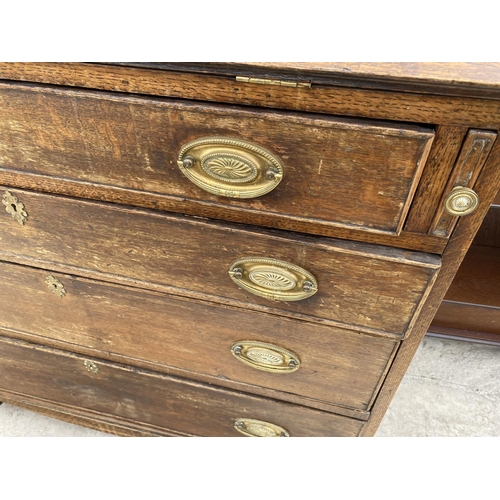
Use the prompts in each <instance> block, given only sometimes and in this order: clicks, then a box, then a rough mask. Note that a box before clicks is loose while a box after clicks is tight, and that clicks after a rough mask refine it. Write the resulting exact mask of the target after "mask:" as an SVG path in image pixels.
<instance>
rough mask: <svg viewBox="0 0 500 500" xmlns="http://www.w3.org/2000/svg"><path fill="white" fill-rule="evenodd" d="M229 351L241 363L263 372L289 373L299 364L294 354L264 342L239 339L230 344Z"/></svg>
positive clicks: (296, 368)
mask: <svg viewBox="0 0 500 500" xmlns="http://www.w3.org/2000/svg"><path fill="white" fill-rule="evenodd" d="M231 352H232V353H233V354H234V356H235V357H236V358H237V359H239V360H240V361H242V362H243V363H246V364H247V365H249V366H251V367H253V368H257V370H263V371H265V372H272V373H291V372H294V371H295V370H298V368H299V366H300V360H299V358H298V356H297V355H296V354H294V353H293V352H291V351H289V350H287V349H283V348H282V347H278V346H275V345H273V344H266V343H264V342H256V341H253V340H240V341H239V342H235V343H234V344H233V345H232V347H231Z"/></svg>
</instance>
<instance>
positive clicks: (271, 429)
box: [234, 418, 290, 437]
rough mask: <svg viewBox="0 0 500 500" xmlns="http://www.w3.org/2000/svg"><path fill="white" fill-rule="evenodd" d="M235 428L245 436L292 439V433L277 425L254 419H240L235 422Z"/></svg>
mask: <svg viewBox="0 0 500 500" xmlns="http://www.w3.org/2000/svg"><path fill="white" fill-rule="evenodd" d="M234 428H235V429H236V430H237V431H238V432H241V433H242V434H244V435H245V436H252V437H290V433H289V432H288V431H287V430H286V429H284V428H283V427H280V426H279V425H276V424H271V423H270V422H264V421H263V420H255V419H253V418H238V419H236V421H235V422H234Z"/></svg>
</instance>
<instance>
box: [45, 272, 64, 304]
mask: <svg viewBox="0 0 500 500" xmlns="http://www.w3.org/2000/svg"><path fill="white" fill-rule="evenodd" d="M45 283H47V288H48V289H49V290H50V291H51V292H52V293H53V294H54V295H57V296H58V297H61V299H62V298H63V297H64V296H65V295H66V290H65V289H64V285H63V284H62V283H61V282H60V281H59V280H58V279H57V278H54V276H47V277H46V278H45Z"/></svg>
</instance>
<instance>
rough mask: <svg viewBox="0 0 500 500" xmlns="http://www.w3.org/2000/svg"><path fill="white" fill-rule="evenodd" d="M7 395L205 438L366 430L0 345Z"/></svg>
mask: <svg viewBox="0 0 500 500" xmlns="http://www.w3.org/2000/svg"><path fill="white" fill-rule="evenodd" d="M0 390H2V391H8V392H11V393H15V394H16V395H27V396H31V397H36V398H40V399H44V400H46V401H50V402H53V403H59V404H64V405H68V406H72V407H75V408H82V409H83V408H84V409H86V410H90V411H94V412H96V413H97V414H105V415H114V416H116V417H120V418H121V419H125V420H130V421H132V422H143V423H145V424H151V425H155V426H159V427H162V428H166V429H170V430H172V431H177V432H182V433H186V434H192V435H200V436H241V434H240V433H239V432H238V431H237V430H236V429H235V427H234V424H235V422H236V421H237V420H238V419H255V420H260V421H264V422H270V423H271V424H275V425H279V426H281V427H283V428H284V429H285V430H286V431H288V432H289V434H290V435H291V436H356V435H358V434H359V431H360V430H361V428H362V426H363V423H362V422H359V421H357V420H354V419H350V418H346V417H341V416H337V415H334V414H330V413H325V412H320V411H317V410H312V409H308V408H305V407H302V406H295V405H292V404H287V403H280V402H277V401H273V400H268V399H265V398H258V397H254V396H248V395H245V394H242V393H238V392H234V391H227V390H222V389H215V388H213V387H210V386H205V385H203V384H196V383H192V382H188V381H185V380H182V379H177V378H173V377H167V376H162V375H158V374H155V373H152V372H147V371H141V370H137V369H130V368H126V367H124V366H121V365H116V364H113V363H109V362H103V361H99V360H96V359H89V358H83V357H81V356H76V355H73V354H69V353H66V352H63V351H58V350H52V349H48V348H42V347H39V346H35V345H32V344H28V343H23V342H15V341H8V340H6V339H0Z"/></svg>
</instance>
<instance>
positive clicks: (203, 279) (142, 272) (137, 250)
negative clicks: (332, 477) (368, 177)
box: [0, 188, 440, 335]
mask: <svg viewBox="0 0 500 500" xmlns="http://www.w3.org/2000/svg"><path fill="white" fill-rule="evenodd" d="M0 189H1V190H2V191H1V192H4V191H5V189H7V188H0ZM10 192H11V193H12V194H13V195H15V196H17V197H18V199H19V200H20V201H21V202H22V203H24V205H25V209H26V211H27V213H28V220H27V221H26V224H25V225H20V224H18V222H17V221H15V220H14V219H13V218H12V217H11V216H10V215H9V214H8V213H7V212H6V211H3V216H2V217H0V230H1V233H0V243H1V248H0V256H1V258H2V259H3V260H8V261H12V262H21V263H24V264H33V265H35V266H36V267H43V268H46V269H49V270H54V271H56V270H58V269H60V270H62V269H65V270H66V272H68V273H70V274H79V275H83V276H86V275H89V274H90V275H91V276H95V277H96V278H98V279H105V280H109V281H117V280H119V279H120V277H121V278H127V279H128V280H129V283H131V284H135V286H139V287H143V288H154V287H156V288H157V289H161V290H163V291H167V292H169V293H170V292H172V293H175V294H178V295H184V296H193V297H195V298H203V299H206V300H210V301H215V302H221V303H228V304H233V305H238V306H240V307H244V308H245V309H246V308H250V309H254V310H259V309H260V310H265V311H268V312H272V313H274V314H285V315H289V316H292V317H300V318H302V319H307V320H311V321H324V322H328V323H330V324H335V325H342V326H345V327H349V328H352V327H355V329H358V330H362V331H367V332H374V333H383V332H387V333H389V334H395V335H403V334H404V333H406V331H407V329H408V328H409V326H410V325H411V322H412V320H413V317H414V315H415V313H416V312H417V311H418V308H419V307H420V305H421V303H422V302H423V299H424V298H425V296H426V293H427V291H428V289H429V288H430V286H431V285H432V282H433V280H434V279H435V275H436V271H437V270H438V269H439V266H440V259H439V258H438V257H435V256H431V255H427V254H421V253H417V252H407V251H402V250H398V249H392V248H386V247H377V246H375V245H367V244H362V243H351V242H344V241H341V240H333V239H328V238H317V237H308V236H300V235H292V234H290V233H284V232H280V231H265V230H262V229H261V228H254V227H250V226H241V225H239V226H236V225H227V224H222V223H219V222H211V221H203V220H200V219H193V218H188V217H182V216H174V215H167V214H162V213H159V212H154V211H146V210H140V209H130V208H126V207H120V206H116V205H111V204H103V203H98V202H89V201H82V200H75V199H70V198H63V197H58V196H50V195H43V194H39V193H31V192H27V191H20V190H13V189H11V190H10ZM242 257H261V258H269V257H272V258H274V259H278V260H281V261H285V262H290V263H292V264H295V265H298V266H300V267H302V268H304V269H306V270H308V271H309V272H311V273H312V274H313V275H314V276H315V277H316V279H317V280H318V292H317V293H316V294H315V295H313V296H311V297H309V298H307V299H305V300H301V301H297V302H281V301H271V300H268V299H265V298H262V297H257V296H256V295H253V294H251V293H250V292H246V291H244V290H243V289H240V288H239V287H238V286H237V285H236V284H235V283H234V282H233V281H232V280H231V278H230V276H229V274H228V271H229V269H230V266H231V264H232V263H233V262H234V261H236V260H237V259H240V258H242ZM95 273H98V274H95ZM394 310H397V311H398V314H397V315H396V314H393V311H394Z"/></svg>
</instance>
